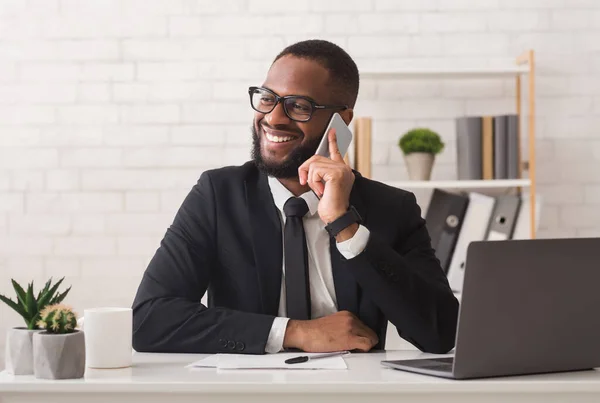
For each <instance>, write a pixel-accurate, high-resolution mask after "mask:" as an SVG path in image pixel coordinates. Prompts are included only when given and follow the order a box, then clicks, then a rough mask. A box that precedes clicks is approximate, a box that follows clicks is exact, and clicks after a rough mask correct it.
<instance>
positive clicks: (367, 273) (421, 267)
mask: <svg viewBox="0 0 600 403" xmlns="http://www.w3.org/2000/svg"><path fill="white" fill-rule="evenodd" d="M401 211H402V214H401V216H402V218H403V220H404V221H403V222H401V223H395V225H397V226H399V228H400V230H399V235H398V237H397V239H396V241H395V243H394V245H391V246H390V245H389V243H386V242H384V241H383V240H382V239H381V238H380V237H378V235H377V233H375V232H373V231H371V233H370V236H369V241H368V243H367V246H366V248H365V249H364V251H363V252H362V253H360V254H359V255H357V256H356V257H354V258H352V259H349V260H346V261H345V264H346V266H347V268H348V269H349V270H351V272H352V273H353V274H354V276H355V278H356V280H357V281H358V283H359V284H360V285H361V287H362V288H363V289H364V291H365V293H366V294H368V295H369V296H370V297H371V298H372V299H373V301H374V302H375V304H376V305H378V306H379V309H381V311H382V312H383V313H384V315H385V316H386V317H387V318H388V319H389V321H390V322H392V324H393V325H394V326H395V327H396V329H397V330H398V334H399V335H400V336H401V337H402V338H404V339H405V340H407V341H409V342H410V343H412V344H413V345H415V346H416V347H417V348H419V349H420V350H421V351H425V352H430V353H439V354H443V353H447V352H448V351H450V350H452V348H453V347H454V342H455V333H456V325H457V318H458V300H457V299H456V297H455V296H454V294H453V293H452V290H451V289H450V286H449V284H448V280H447V278H446V275H445V274H444V271H443V269H442V267H441V265H440V262H439V260H438V259H437V258H436V256H435V252H434V250H433V248H432V247H431V239H430V237H429V233H428V231H427V228H426V226H425V220H424V219H423V218H422V217H421V210H420V208H419V206H418V204H417V202H416V199H415V196H414V195H413V194H412V193H408V194H407V195H405V196H404V199H403V201H402V205H401Z"/></svg>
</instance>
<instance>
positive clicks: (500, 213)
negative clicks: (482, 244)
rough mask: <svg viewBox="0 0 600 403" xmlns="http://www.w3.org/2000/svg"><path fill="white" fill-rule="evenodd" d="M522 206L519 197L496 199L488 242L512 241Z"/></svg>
mask: <svg viewBox="0 0 600 403" xmlns="http://www.w3.org/2000/svg"><path fill="white" fill-rule="evenodd" d="M520 205H521V199H520V198H519V197H518V196H514V195H505V196H498V197H497V198H496V204H495V206H494V212H493V213H492V218H491V220H490V223H489V226H488V232H487V236H486V240H488V241H503V240H507V239H511V237H512V234H513V230H514V228H515V222H516V220H517V213H518V212H519V207H520Z"/></svg>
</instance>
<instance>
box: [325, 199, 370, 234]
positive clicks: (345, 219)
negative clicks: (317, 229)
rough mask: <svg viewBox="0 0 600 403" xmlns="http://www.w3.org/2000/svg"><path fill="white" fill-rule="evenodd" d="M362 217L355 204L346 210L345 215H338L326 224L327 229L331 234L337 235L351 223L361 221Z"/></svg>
mask: <svg viewBox="0 0 600 403" xmlns="http://www.w3.org/2000/svg"><path fill="white" fill-rule="evenodd" d="M361 222H362V218H361V216H360V214H358V211H356V209H355V208H354V206H352V205H351V206H350V207H349V208H348V211H346V212H345V213H344V214H343V215H341V216H340V217H338V218H337V219H336V220H334V221H333V222H330V223H329V224H327V225H326V226H325V230H327V232H328V233H329V236H331V237H335V236H337V234H339V233H340V232H341V231H342V230H343V229H345V228H348V227H349V226H350V225H352V224H354V223H359V224H360V223H361Z"/></svg>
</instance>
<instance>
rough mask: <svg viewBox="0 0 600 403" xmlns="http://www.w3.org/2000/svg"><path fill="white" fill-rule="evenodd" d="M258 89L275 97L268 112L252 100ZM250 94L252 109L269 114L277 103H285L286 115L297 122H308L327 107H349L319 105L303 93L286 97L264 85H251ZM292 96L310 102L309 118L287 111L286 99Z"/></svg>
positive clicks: (343, 106)
mask: <svg viewBox="0 0 600 403" xmlns="http://www.w3.org/2000/svg"><path fill="white" fill-rule="evenodd" d="M256 90H261V91H265V92H268V93H269V94H272V95H273V96H274V97H275V103H274V104H273V107H272V108H271V110H270V111H268V112H263V111H259V110H258V109H256V108H255V107H254V103H253V102H252V95H253V93H254V92H255V91H256ZM248 95H249V96H250V106H251V107H252V109H254V110H255V111H256V112H258V113H263V114H265V115H266V114H268V113H271V112H273V110H274V109H275V108H276V107H277V105H278V104H279V103H280V102H281V104H282V105H283V111H284V112H285V115H286V116H287V117H288V118H290V119H291V120H293V121H295V122H308V121H310V120H311V119H312V117H313V115H314V113H315V112H316V111H318V110H326V109H337V110H346V109H349V106H348V105H319V104H318V103H316V102H315V101H313V100H312V99H310V98H308V97H305V96H302V95H286V96H284V97H282V96H279V95H277V94H276V93H275V92H273V91H271V90H270V89H268V88H264V87H255V86H252V87H249V88H248ZM290 98H296V99H297V98H300V99H303V100H305V101H306V102H308V103H309V104H310V106H311V107H312V109H311V111H310V115H309V116H308V119H306V120H300V119H296V118H293V117H291V116H290V114H289V113H288V111H287V108H286V107H285V103H284V102H285V101H286V100H287V99H290Z"/></svg>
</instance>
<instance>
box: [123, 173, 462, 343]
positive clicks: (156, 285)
mask: <svg viewBox="0 0 600 403" xmlns="http://www.w3.org/2000/svg"><path fill="white" fill-rule="evenodd" d="M355 174H356V180H355V183H354V186H353V189H352V192H351V197H350V202H351V203H352V204H353V205H354V206H355V207H356V209H357V210H358V212H359V213H360V215H361V216H362V218H363V221H364V222H363V225H365V226H366V227H367V228H368V229H369V231H370V238H369V242H368V244H367V246H366V249H365V250H364V251H363V252H362V253H361V254H359V255H358V256H356V257H355V258H352V259H349V260H346V259H345V258H344V257H343V256H342V255H341V254H340V253H339V251H338V250H337V247H336V245H335V239H333V238H332V239H331V244H330V250H331V260H332V269H333V278H334V283H335V292H336V297H337V304H338V309H339V310H340V311H341V310H347V311H350V312H352V313H354V314H355V315H357V316H358V317H359V318H360V319H361V320H362V321H363V322H364V323H365V324H366V325H368V326H369V327H370V328H371V329H373V330H374V331H375V332H376V333H377V336H378V337H379V343H378V345H377V346H375V348H376V349H381V348H384V347H385V335H386V327H387V323H388V320H389V321H390V322H391V323H393V324H394V325H395V326H396V328H397V330H398V333H399V335H400V336H401V337H402V338H404V339H405V340H407V341H409V342H410V343H412V344H413V345H415V346H416V347H417V348H419V349H420V350H422V351H426V352H433V353H446V352H448V351H450V350H451V349H452V348H453V347H454V337H455V331H456V324H457V315H458V301H457V299H456V298H455V297H454V295H453V294H452V291H451V290H450V287H449V285H448V281H447V278H446V276H445V274H444V272H443V270H442V268H441V267H440V263H439V261H438V260H437V258H436V257H435V254H434V250H433V249H432V247H431V242H430V238H429V235H428V232H427V229H426V227H425V221H424V220H423V219H422V218H421V210H420V208H419V206H418V205H417V203H416V200H415V197H414V195H413V194H412V193H410V192H407V191H404V190H400V189H396V188H392V187H389V186H386V185H384V184H381V183H379V182H375V181H372V180H369V179H366V178H363V177H362V176H360V174H358V173H356V172H355ZM282 245H283V241H282V229H281V220H280V218H279V215H278V211H277V207H276V206H275V203H274V201H273V197H272V195H271V192H270V189H269V185H268V181H267V177H266V175H264V174H263V173H261V172H259V170H258V169H257V168H256V166H255V164H254V163H252V162H248V163H246V164H245V165H243V166H240V167H226V168H221V169H216V170H211V171H206V172H205V173H203V174H202V175H201V176H200V179H199V180H198V183H197V184H196V185H195V186H194V187H193V188H192V190H191V192H190V193H189V194H188V196H187V197H186V199H185V201H184V202H183V204H182V206H181V207H180V209H179V211H178V212H177V215H176V216H175V219H174V221H173V224H172V225H171V226H170V227H169V228H168V230H167V232H166V234H165V236H164V238H163V240H162V242H161V244H160V247H159V248H158V250H157V251H156V254H155V255H154V257H153V259H152V260H151V262H150V264H149V265H148V268H147V269H146V271H145V273H144V276H143V279H142V281H141V284H140V286H139V289H138V292H137V295H136V297H135V300H134V303H133V321H134V328H133V346H134V348H135V349H136V350H137V351H146V352H174V353H222V352H237V353H248V354H263V353H264V352H265V345H266V342H267V338H268V335H269V330H270V329H271V325H272V323H273V320H274V318H275V316H276V315H277V311H278V308H279V296H280V290H281V278H282V263H283V254H282V248H283V246H282ZM207 290H208V307H205V306H204V305H202V304H201V302H200V300H201V298H202V296H203V295H204V293H205V292H206V291H207Z"/></svg>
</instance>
